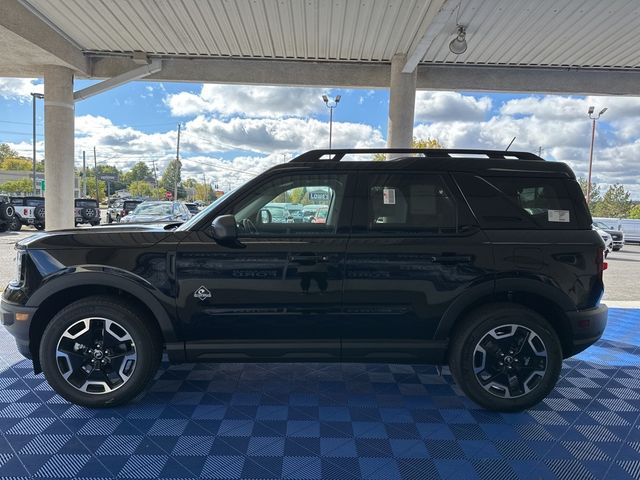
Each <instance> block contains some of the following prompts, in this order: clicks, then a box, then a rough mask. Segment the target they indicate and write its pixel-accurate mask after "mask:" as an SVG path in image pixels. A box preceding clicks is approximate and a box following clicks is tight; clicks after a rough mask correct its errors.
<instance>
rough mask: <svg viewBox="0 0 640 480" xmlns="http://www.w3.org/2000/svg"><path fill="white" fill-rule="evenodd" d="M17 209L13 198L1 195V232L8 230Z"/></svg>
mask: <svg viewBox="0 0 640 480" xmlns="http://www.w3.org/2000/svg"><path fill="white" fill-rule="evenodd" d="M15 213H16V210H15V208H14V207H13V205H11V199H9V197H7V196H6V195H0V232H6V231H7V230H9V228H10V227H11V224H12V223H13V221H14V218H15Z"/></svg>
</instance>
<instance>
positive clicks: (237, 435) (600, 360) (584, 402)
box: [0, 309, 640, 480]
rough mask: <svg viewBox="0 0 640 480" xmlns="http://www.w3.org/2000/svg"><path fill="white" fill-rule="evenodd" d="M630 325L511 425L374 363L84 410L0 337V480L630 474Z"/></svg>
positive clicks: (192, 385) (430, 374)
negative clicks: (56, 390) (36, 372)
mask: <svg viewBox="0 0 640 480" xmlns="http://www.w3.org/2000/svg"><path fill="white" fill-rule="evenodd" d="M639 324H640V311H638V310H623V309H612V310H611V311H610V320H609V327H608V329H607V332H606V333H605V336H604V338H603V339H602V340H601V341H600V342H598V343H597V344H596V345H595V346H593V347H591V348H590V349H589V350H587V351H586V352H583V353H582V354H581V355H579V356H578V357H576V358H574V359H571V360H568V361H566V362H565V364H564V368H563V371H562V378H561V380H560V382H559V383H558V386H557V388H556V389H555V390H554V391H553V393H552V394H551V396H550V397H549V398H547V399H546V400H545V401H544V402H543V403H542V404H540V405H538V406H537V407H536V408H534V409H532V410H530V411H528V412H525V413H519V414H500V413H492V412H487V411H484V410H481V409H479V408H478V407H477V406H476V405H474V404H473V403H472V402H470V401H469V400H468V399H466V398H465V397H464V396H463V395H462V393H461V392H460V390H459V389H458V388H457V387H456V385H455V384H454V383H453V382H452V380H451V377H450V376H449V375H446V374H445V375H444V376H439V375H438V374H437V372H436V370H435V369H434V368H433V367H429V366H420V365H414V366H409V365H377V364H345V365H339V364H283V365H278V364H274V365H271V364H244V365H243V364H185V365H175V366H168V365H166V364H163V368H162V370H161V371H160V372H159V373H158V376H157V379H156V381H155V382H154V384H153V385H152V386H151V388H150V391H149V393H148V394H147V395H146V396H144V397H143V398H142V399H140V400H138V401H137V402H136V403H132V404H130V405H127V406H123V407H119V408H113V409H104V410H89V409H85V408H81V407H77V406H74V405H70V404H69V403H67V402H66V401H64V400H63V399H62V398H60V397H59V396H57V395H56V394H54V393H53V391H52V390H51V388H50V387H49V386H48V385H47V383H46V382H45V381H44V378H43V376H42V375H33V373H31V365H30V362H28V361H26V360H24V359H22V357H20V355H19V354H18V353H17V351H16V349H15V346H14V343H13V339H12V338H11V337H10V336H9V335H8V334H7V333H6V332H5V331H4V329H2V331H1V332H0V432H2V437H1V438H0V478H2V479H9V478H12V479H18V478H37V479H40V478H43V479H47V478H56V479H59V478H84V479H103V478H113V477H118V478H125V479H127V478H131V479H138V478H153V479H155V478H162V479H186V478H205V479H239V478H251V479H270V478H286V479H320V478H326V479H336V480H346V479H350V478H370V479H384V480H390V479H396V478H402V479H440V478H442V479H456V480H458V479H464V480H466V479H474V478H486V479H496V480H498V479H532V480H533V479H547V478H558V479H567V480H575V479H607V480H609V479H627V478H636V479H639V478H640V421H639V415H640V328H639ZM445 373H446V372H445Z"/></svg>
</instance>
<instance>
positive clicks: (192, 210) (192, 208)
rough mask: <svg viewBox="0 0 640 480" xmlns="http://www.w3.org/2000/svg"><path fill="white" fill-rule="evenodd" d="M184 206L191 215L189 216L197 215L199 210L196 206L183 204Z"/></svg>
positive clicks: (194, 204)
mask: <svg viewBox="0 0 640 480" xmlns="http://www.w3.org/2000/svg"><path fill="white" fill-rule="evenodd" d="M184 205H185V206H186V207H187V210H189V213H191V215H197V214H198V213H200V208H198V204H196V203H185V204H184Z"/></svg>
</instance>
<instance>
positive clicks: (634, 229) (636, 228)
mask: <svg viewBox="0 0 640 480" xmlns="http://www.w3.org/2000/svg"><path fill="white" fill-rule="evenodd" d="M619 228H620V230H622V231H623V232H624V241H625V242H626V243H640V220H632V219H626V218H624V219H622V220H620V224H619Z"/></svg>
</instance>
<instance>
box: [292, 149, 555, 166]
mask: <svg viewBox="0 0 640 480" xmlns="http://www.w3.org/2000/svg"><path fill="white" fill-rule="evenodd" d="M372 153H383V154H386V153H419V154H422V155H423V156H424V157H425V158H444V157H450V158H456V156H470V157H471V156H477V157H482V156H485V157H487V158H491V159H494V160H495V159H497V160H512V159H517V160H541V161H544V159H543V158H540V157H539V156H538V155H536V154H535V153H530V152H512V151H503V150H477V149H464V148H346V149H333V150H309V151H308V152H305V153H303V154H301V155H298V156H297V157H295V158H293V159H292V160H290V162H296V163H297V162H323V161H333V162H339V161H340V160H342V159H343V158H344V156H345V155H348V154H362V155H366V154H372Z"/></svg>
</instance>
